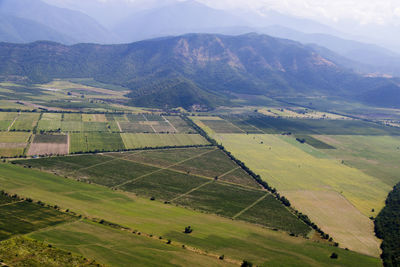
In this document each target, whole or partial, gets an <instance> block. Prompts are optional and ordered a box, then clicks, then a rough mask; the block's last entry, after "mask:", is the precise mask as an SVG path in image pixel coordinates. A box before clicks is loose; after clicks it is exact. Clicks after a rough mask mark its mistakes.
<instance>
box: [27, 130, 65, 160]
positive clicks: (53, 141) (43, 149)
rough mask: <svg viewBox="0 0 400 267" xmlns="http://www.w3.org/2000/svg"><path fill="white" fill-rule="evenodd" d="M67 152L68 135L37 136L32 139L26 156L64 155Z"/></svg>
mask: <svg viewBox="0 0 400 267" xmlns="http://www.w3.org/2000/svg"><path fill="white" fill-rule="evenodd" d="M68 151H69V147H68V135H64V134H37V135H35V136H34V137H33V142H32V143H31V145H30V146H29V150H28V152H27V155H28V156H33V155H65V154H68Z"/></svg>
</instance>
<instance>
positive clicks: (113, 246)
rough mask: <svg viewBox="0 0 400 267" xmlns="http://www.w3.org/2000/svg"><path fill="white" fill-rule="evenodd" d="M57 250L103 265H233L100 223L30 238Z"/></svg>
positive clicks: (62, 228)
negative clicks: (84, 257) (72, 253)
mask: <svg viewBox="0 0 400 267" xmlns="http://www.w3.org/2000/svg"><path fill="white" fill-rule="evenodd" d="M30 236H31V237H32V238H34V239H38V240H46V242H50V243H51V244H54V245H55V246H56V247H58V248H62V249H65V250H68V251H72V252H74V253H76V254H81V255H85V256H86V257H89V256H90V257H91V258H95V259H97V261H99V262H101V263H103V264H106V265H107V266H130V265H132V263H135V265H140V266H177V265H179V266H234V265H235V264H232V263H228V262H226V261H221V260H218V259H217V258H216V257H210V256H206V255H201V254H199V253H195V252H193V251H191V250H190V249H183V248H181V247H179V246H176V245H174V244H170V245H168V244H166V242H167V241H166V240H165V239H162V240H159V239H158V237H154V238H151V237H148V236H143V235H137V234H133V233H127V232H123V231H121V230H117V229H113V228H110V227H107V226H103V225H101V224H98V223H97V224H95V223H92V222H87V221H78V222H75V223H73V224H68V225H61V226H57V227H54V228H50V229H46V230H44V231H40V232H37V233H34V234H31V235H30Z"/></svg>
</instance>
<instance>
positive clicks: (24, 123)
mask: <svg viewBox="0 0 400 267" xmlns="http://www.w3.org/2000/svg"><path fill="white" fill-rule="evenodd" d="M39 116H40V114H39V113H21V114H19V115H18V117H17V119H16V120H15V122H14V123H13V125H12V126H11V129H10V130H11V131H32V130H33V128H34V127H35V126H36V124H37V123H38V120H39Z"/></svg>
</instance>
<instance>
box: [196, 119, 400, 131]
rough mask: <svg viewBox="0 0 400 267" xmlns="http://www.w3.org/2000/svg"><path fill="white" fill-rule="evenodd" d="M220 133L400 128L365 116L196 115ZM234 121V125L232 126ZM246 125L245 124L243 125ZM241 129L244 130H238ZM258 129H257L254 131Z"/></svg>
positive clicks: (391, 129) (394, 129)
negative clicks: (218, 117)
mask: <svg viewBox="0 0 400 267" xmlns="http://www.w3.org/2000/svg"><path fill="white" fill-rule="evenodd" d="M195 118H196V119H198V120H201V121H202V122H203V123H204V124H205V125H207V126H208V127H209V128H211V129H212V130H213V131H214V132H216V133H240V130H242V132H246V129H247V128H248V127H249V126H248V125H250V126H253V127H255V128H256V129H257V130H259V131H261V132H262V133H266V134H281V133H288V132H290V133H292V134H302V135H310V134H328V135H400V129H399V128H396V127H388V126H383V125H379V124H376V123H372V122H366V121H361V120H330V119H318V120H317V119H291V118H273V117H268V116H262V115H258V116H238V117H237V119H235V117H233V119H232V117H229V120H230V121H231V122H232V123H233V124H235V126H232V125H233V124H232V123H230V122H227V121H225V122H224V121H222V122H221V121H209V120H208V119H207V117H205V119H202V118H201V117H195ZM229 125H231V126H229ZM243 125H244V126H245V128H243V129H242V128H241V127H243ZM238 129H240V130H238ZM250 133H254V131H250Z"/></svg>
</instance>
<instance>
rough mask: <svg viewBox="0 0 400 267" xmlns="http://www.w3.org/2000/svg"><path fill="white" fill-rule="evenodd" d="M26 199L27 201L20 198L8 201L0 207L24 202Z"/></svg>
mask: <svg viewBox="0 0 400 267" xmlns="http://www.w3.org/2000/svg"><path fill="white" fill-rule="evenodd" d="M24 201H25V200H20V201H15V202H10V203H6V204H3V205H0V208H1V207H4V206H10V205H13V204H17V203H21V202H24Z"/></svg>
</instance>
